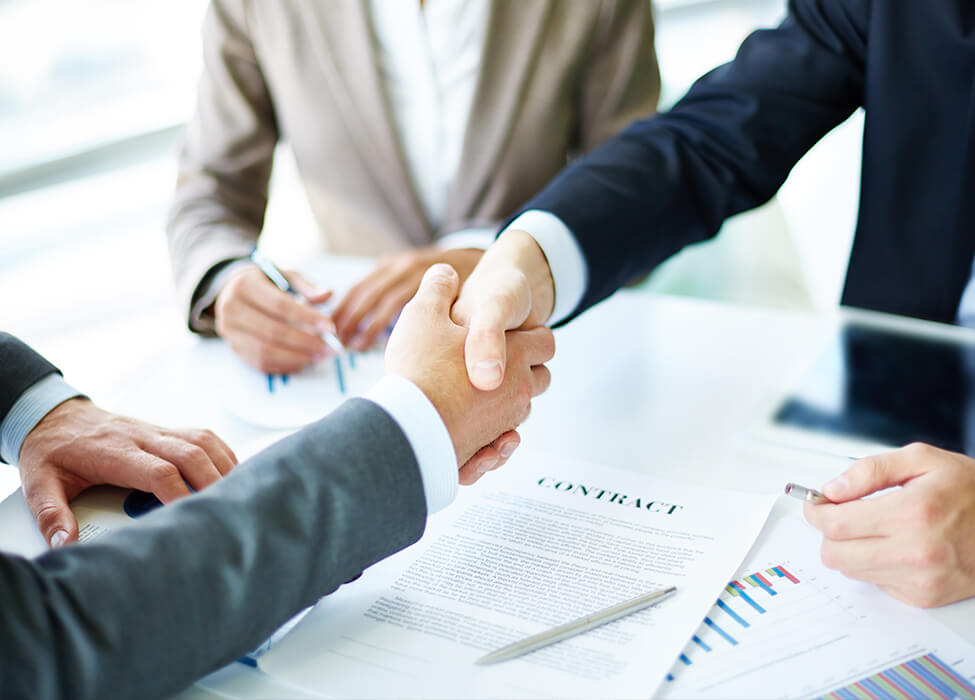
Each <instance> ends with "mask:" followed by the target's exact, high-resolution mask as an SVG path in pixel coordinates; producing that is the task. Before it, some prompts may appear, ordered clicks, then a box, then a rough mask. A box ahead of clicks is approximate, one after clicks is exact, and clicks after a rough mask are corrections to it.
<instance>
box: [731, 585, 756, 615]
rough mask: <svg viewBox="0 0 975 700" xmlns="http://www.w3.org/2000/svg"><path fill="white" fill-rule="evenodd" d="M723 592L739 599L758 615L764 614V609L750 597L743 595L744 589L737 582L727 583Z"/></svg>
mask: <svg viewBox="0 0 975 700" xmlns="http://www.w3.org/2000/svg"><path fill="white" fill-rule="evenodd" d="M725 590H726V591H728V593H730V594H731V595H733V596H736V597H740V598H741V599H742V600H743V601H745V602H746V603H748V604H749V605H751V606H752V607H753V608H755V610H756V611H757V612H758V613H760V614H763V615H764V614H765V608H763V607H762V606H761V605H759V604H758V603H756V602H755V600H754V599H753V598H752V597H751V596H750V595H748V594H747V593H745V587H744V586H742V585H741V584H740V583H738V582H737V581H732V582H731V583H729V584H728V585H727V586H725Z"/></svg>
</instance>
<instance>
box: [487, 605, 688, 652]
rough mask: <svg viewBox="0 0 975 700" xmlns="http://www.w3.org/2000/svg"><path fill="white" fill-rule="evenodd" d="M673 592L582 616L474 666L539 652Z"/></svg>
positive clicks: (516, 644)
mask: <svg viewBox="0 0 975 700" xmlns="http://www.w3.org/2000/svg"><path fill="white" fill-rule="evenodd" d="M676 591H677V586H670V587H669V588H663V589H661V590H659V591H654V592H653V593H648V594H646V595H642V596H639V597H638V598H633V599H632V600H627V601H625V602H622V603H619V604H618V605H614V606H612V607H610V608H606V609H604V610H600V611H598V612H594V613H592V614H589V615H586V616H585V617H580V618H579V619H578V620H573V621H572V622H566V623H565V624H564V625H559V626H558V627H554V628H552V629H550V630H547V631H545V632H539V633H538V634H533V635H532V636H530V637H526V638H525V639H522V640H521V641H518V642H514V643H512V644H509V645H507V646H504V647H501V648H500V649H497V650H495V651H492V652H491V653H490V654H488V655H487V656H482V657H481V658H479V659H478V660H477V661H475V662H474V663H476V664H477V665H478V666H488V665H490V664H496V663H498V662H500V661H507V660H508V659H513V658H515V657H516V656H521V655H522V654H527V653H528V652H530V651H535V650H536V649H541V648H542V647H547V646H548V645H549V644H555V642H561V641H562V640H563V639H568V638H569V637H574V636H575V635H577V634H582V633H583V632H588V631H589V630H591V629H593V628H595V627H600V626H602V625H605V624H606V623H608V622H612V621H613V620H618V619H619V618H621V617H624V616H626V615H630V614H632V613H635V612H637V611H639V610H643V609H644V608H648V607H650V606H651V605H656V604H657V603H659V602H660V601H662V600H664V599H665V598H668V597H670V596H671V595H673V594H674V593H675V592H676Z"/></svg>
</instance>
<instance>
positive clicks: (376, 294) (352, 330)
mask: <svg viewBox="0 0 975 700" xmlns="http://www.w3.org/2000/svg"><path fill="white" fill-rule="evenodd" d="M398 283H399V280H398V278H396V277H392V276H391V275H390V272H389V270H387V269H386V267H380V268H378V269H376V270H375V271H373V272H372V273H371V274H370V275H369V276H368V277H366V278H365V279H364V280H362V281H361V282H359V283H358V284H357V285H355V286H354V287H353V288H352V289H350V290H349V292H348V293H347V294H346V295H345V297H344V298H343V299H342V301H341V302H340V303H339V305H338V308H336V309H335V314H334V315H333V318H334V319H335V327H336V333H337V334H338V336H339V339H340V340H341V341H342V342H343V343H352V342H353V341H355V340H357V339H358V338H357V336H358V335H359V326H360V325H361V324H362V320H363V319H364V318H365V317H366V316H367V315H369V314H370V313H372V312H374V311H375V309H376V306H377V305H378V304H379V302H380V300H381V299H382V298H383V296H384V295H385V294H386V293H387V292H388V291H389V289H390V288H391V287H392V286H394V285H397V284H398ZM358 340H361V339H358ZM360 345H361V346H362V347H358V346H360ZM356 346H357V349H360V350H364V349H365V348H366V347H368V346H367V345H366V344H365V343H361V342H360V343H356Z"/></svg>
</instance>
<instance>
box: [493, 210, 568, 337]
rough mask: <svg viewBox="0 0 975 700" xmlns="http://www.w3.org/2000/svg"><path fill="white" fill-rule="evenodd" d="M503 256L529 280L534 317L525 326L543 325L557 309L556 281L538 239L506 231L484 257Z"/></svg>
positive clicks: (531, 316)
mask: <svg viewBox="0 0 975 700" xmlns="http://www.w3.org/2000/svg"><path fill="white" fill-rule="evenodd" d="M492 253H493V254H494V255H501V256H504V257H505V258H506V259H507V262H508V263H509V264H510V265H513V266H514V267H515V268H516V269H517V270H518V271H520V272H521V273H522V274H523V275H525V278H526V279H527V280H528V285H529V287H530V289H531V295H532V309H531V314H530V315H529V317H528V320H527V321H526V325H528V326H531V325H542V324H544V323H545V322H546V321H548V319H549V317H551V315H552V309H553V307H554V306H555V281H554V279H553V278H552V270H551V268H550V267H549V264H548V258H546V257H545V253H544V252H543V251H542V248H541V246H539V245H538V242H537V241H536V240H535V238H534V237H533V236H532V235H531V234H529V233H527V232H526V231H522V230H520V229H508V230H506V231H504V232H503V233H502V234H501V235H500V236H498V240H497V241H496V242H495V244H494V246H492V247H491V248H489V249H488V251H487V252H486V253H485V254H484V257H485V258H487V257H488V256H491V255H492Z"/></svg>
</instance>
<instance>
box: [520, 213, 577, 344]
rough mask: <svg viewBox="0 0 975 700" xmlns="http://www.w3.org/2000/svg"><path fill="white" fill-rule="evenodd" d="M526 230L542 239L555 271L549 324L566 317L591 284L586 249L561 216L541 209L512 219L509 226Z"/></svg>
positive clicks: (551, 267)
mask: <svg viewBox="0 0 975 700" xmlns="http://www.w3.org/2000/svg"><path fill="white" fill-rule="evenodd" d="M510 229H518V230H519V231H524V232H525V233H527V234H528V235H530V236H531V237H532V238H534V239H535V242H536V243H538V247H539V248H541V249H542V253H544V254H545V258H546V259H547V260H548V267H549V269H550V270H551V271H552V283H553V285H554V288H555V305H554V307H553V308H552V315H551V316H550V317H549V319H548V323H549V325H555V324H556V323H558V322H559V321H563V320H565V319H566V318H567V317H568V316H569V315H570V314H571V313H572V312H573V311H575V310H576V307H578V306H579V302H581V301H582V296H583V295H584V294H585V293H586V285H587V284H588V276H589V272H588V268H587V266H586V258H585V257H584V256H583V254H582V249H581V248H580V247H579V243H578V242H577V241H576V239H575V236H573V235H572V231H570V230H569V227H568V226H566V225H565V223H564V222H563V221H562V219H560V218H559V217H557V216H555V214H552V213H550V212H547V211H541V210H540V209H530V210H528V211H526V212H525V213H523V214H521V215H520V216H518V217H517V218H516V219H515V220H514V221H512V222H511V223H510V224H508V226H507V227H506V228H505V230H506V231H507V230H510Z"/></svg>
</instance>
